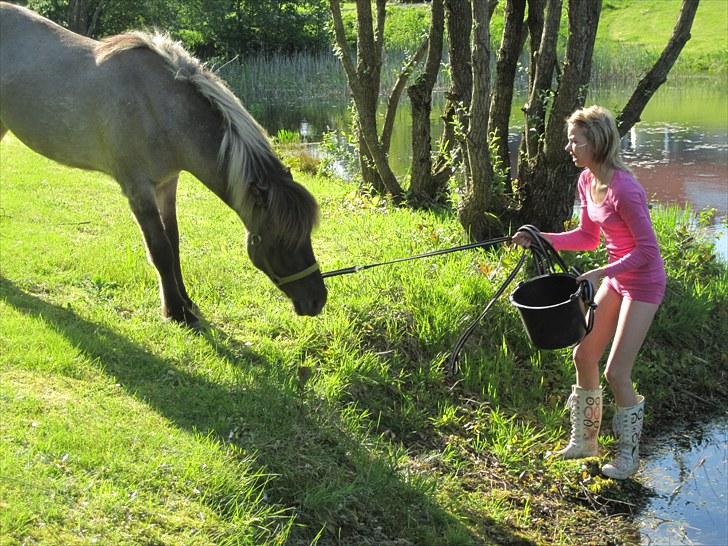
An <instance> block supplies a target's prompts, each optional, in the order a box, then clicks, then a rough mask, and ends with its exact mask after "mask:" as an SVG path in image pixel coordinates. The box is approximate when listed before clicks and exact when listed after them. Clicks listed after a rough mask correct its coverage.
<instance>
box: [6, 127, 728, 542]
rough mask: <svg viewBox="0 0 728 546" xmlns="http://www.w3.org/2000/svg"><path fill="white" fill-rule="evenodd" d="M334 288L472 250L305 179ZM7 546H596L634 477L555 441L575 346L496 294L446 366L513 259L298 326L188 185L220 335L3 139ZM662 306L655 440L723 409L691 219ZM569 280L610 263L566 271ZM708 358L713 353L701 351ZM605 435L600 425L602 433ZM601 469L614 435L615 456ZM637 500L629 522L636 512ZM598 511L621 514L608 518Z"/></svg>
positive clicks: (647, 366)
mask: <svg viewBox="0 0 728 546" xmlns="http://www.w3.org/2000/svg"><path fill="white" fill-rule="evenodd" d="M300 179H301V180H302V181H303V182H304V183H305V184H306V185H307V186H308V187H309V188H310V189H311V190H312V191H313V193H314V194H315V195H316V196H317V198H318V199H319V202H320V203H321V206H322V224H321V227H320V229H319V230H318V231H317V232H316V233H315V240H314V245H315V248H316V251H317V255H318V258H319V261H320V263H321V264H322V267H323V268H324V269H325V270H330V269H335V268H338V267H343V266H347V265H351V264H364V263H370V262H374V261H379V260H385V259H389V258H394V257H400V256H405V255H410V254H413V253H418V252H424V251H428V250H432V249H434V248H443V247H447V246H450V245H454V244H458V243H461V242H462V241H463V239H462V234H461V230H460V227H459V225H458V223H457V221H456V220H455V219H454V218H452V217H450V216H448V215H437V214H432V213H422V212H413V211H409V210H397V209H393V208H390V207H387V206H385V205H383V204H382V203H379V202H377V201H373V200H369V199H365V198H362V197H357V196H355V194H354V193H353V192H352V190H353V188H352V187H349V186H347V185H344V184H342V183H339V182H335V181H331V180H325V179H317V178H313V177H303V176H302V177H300ZM0 192H1V193H0V209H1V212H2V214H1V215H0V264H1V266H0V354H2V359H1V361H0V374H1V376H2V377H1V378H0V411H2V415H3V419H2V420H0V435H1V436H2V442H0V465H1V466H0V503H1V507H2V509H1V510H0V529H2V533H0V544H24V543H25V544H33V543H41V544H58V545H60V544H63V545H68V544H91V543H100V544H175V545H176V544H250V545H274V544H293V545H298V544H301V545H303V544H306V545H307V544H320V545H329V544H346V545H366V544H371V545H392V546H393V545H395V544H396V545H403V544H413V545H418V546H419V545H433V546H434V545H438V546H439V545H448V544H450V545H465V544H579V545H582V544H589V543H593V544H606V543H610V542H611V543H621V542H622V541H623V540H625V538H624V537H630V536H632V537H633V536H634V533H635V532H636V531H635V529H634V527H633V526H632V525H631V523H630V520H629V518H628V517H626V516H623V515H619V512H621V511H625V510H627V511H628V510H630V509H632V508H633V507H634V506H635V505H637V506H638V505H639V503H640V502H641V499H642V496H643V494H644V493H645V491H644V490H643V489H642V488H641V486H640V485H639V482H636V481H628V482H626V483H622V484H618V483H614V482H611V481H609V480H603V479H601V478H600V477H598V476H596V475H595V476H592V473H593V469H595V468H596V463H597V460H596V459H594V460H590V461H587V465H586V466H585V467H584V468H583V469H582V461H579V462H567V463H563V462H562V463H559V462H550V461H545V460H544V459H543V457H542V454H543V453H544V452H545V451H546V450H548V449H551V448H553V447H554V445H555V444H556V443H558V442H559V441H560V440H562V439H563V438H564V435H565V433H564V427H565V426H566V418H565V412H564V410H563V405H564V402H565V398H566V395H567V394H568V389H569V385H570V383H571V379H572V370H571V365H570V363H569V355H568V350H564V351H556V352H548V351H542V352H539V351H535V350H533V349H532V348H531V347H530V346H529V344H528V341H527V339H526V336H525V333H524V332H523V330H522V328H521V325H520V322H519V319H518V317H517V315H516V314H515V312H514V310H513V309H512V308H511V307H510V306H509V305H508V303H507V302H506V300H505V298H504V299H503V300H501V301H499V303H498V304H497V305H496V310H495V312H494V313H493V314H492V315H490V316H489V318H488V320H487V321H486V323H485V324H483V325H482V326H481V327H480V328H478V329H477V330H476V333H475V335H474V336H473V337H472V338H471V341H470V343H469V344H468V346H467V347H466V351H465V353H464V357H463V360H462V371H461V374H460V376H459V377H458V381H457V382H453V381H451V380H448V379H447V378H446V377H445V374H444V372H443V360H444V359H445V357H446V355H447V354H448V352H449V350H450V348H451V346H452V344H453V342H454V341H455V339H456V338H457V336H458V334H459V333H460V331H461V330H462V328H463V326H464V324H466V322H467V321H468V320H469V318H472V317H473V316H475V315H476V314H477V313H478V312H479V310H480V309H481V308H482V306H483V305H484V304H485V302H486V301H487V300H488V299H489V297H490V295H491V294H492V293H493V292H494V290H495V289H496V288H497V287H498V286H499V285H500V283H501V282H502V281H503V280H504V278H505V277H506V275H507V274H508V272H509V271H510V269H511V268H512V267H513V266H514V265H515V263H516V261H517V259H518V257H519V256H520V254H519V252H520V251H518V250H515V249H501V250H498V251H488V252H481V251H471V252H465V253H459V254H454V255H450V256H448V257H443V258H435V259H430V260H420V261H417V262H413V263H411V264H409V265H400V266H392V267H387V268H379V269H373V270H370V271H367V272H363V273H360V274H358V275H354V276H349V277H343V278H335V279H331V280H330V281H329V282H328V286H329V289H330V295H329V303H328V304H327V307H326V309H325V311H324V313H323V314H322V315H321V316H320V317H317V318H300V317H297V316H296V315H295V314H294V313H293V310H292V308H291V305H290V304H289V303H288V302H287V301H285V299H284V298H283V296H282V295H280V293H279V292H278V291H277V289H276V288H275V287H274V286H272V285H271V283H270V282H269V281H268V280H267V279H266V278H264V276H263V275H262V274H261V273H259V272H258V271H257V270H255V269H254V268H253V267H252V265H251V264H250V263H249V261H248V260H247V258H246V257H245V249H244V240H243V237H244V233H243V230H242V226H241V224H240V222H239V220H238V219H237V218H236V217H235V215H234V214H233V213H232V212H231V211H230V210H228V209H227V208H226V207H225V206H224V205H223V204H222V203H221V202H220V201H218V200H217V199H216V198H215V197H214V196H213V195H212V194H211V193H210V192H208V191H207V190H206V189H204V188H203V187H202V186H201V185H200V184H199V183H198V182H197V181H195V180H194V179H192V178H191V177H189V176H184V177H183V179H182V181H181V183H180V196H179V209H180V224H181V233H182V243H181V246H182V253H183V269H184V270H185V272H186V277H187V280H188V287H189V288H190V291H191V294H192V296H193V297H194V298H195V300H196V301H197V303H198V304H199V306H200V308H201V309H202V311H203V313H204V316H205V318H206V319H207V321H209V327H208V328H207V329H206V330H205V331H204V332H203V333H202V334H195V333H193V332H190V331H187V330H185V329H183V328H180V327H178V326H177V325H174V324H170V323H164V322H162V320H161V319H160V317H159V301H158V294H157V281H156V275H155V273H154V272H153V270H152V268H151V266H149V265H148V264H147V263H146V259H145V256H144V250H143V247H142V242H141V238H140V235H139V233H138V229H137V227H136V226H135V224H134V222H133V220H132V218H131V214H130V212H129V210H128V207H127V205H126V203H125V201H124V198H123V197H122V196H121V194H120V192H119V190H118V188H117V186H116V184H115V183H114V182H113V181H111V180H109V179H108V178H106V177H103V176H100V175H97V174H93V173H83V172H81V171H76V170H69V169H66V168H63V167H60V166H58V165H56V164H54V163H52V162H50V161H48V160H46V159H44V158H41V157H39V156H37V155H35V154H33V153H32V152H30V151H28V150H27V149H26V148H25V147H23V146H22V145H21V144H20V143H19V142H18V141H17V140H16V139H15V138H13V137H12V135H8V136H7V137H6V139H5V140H4V141H3V142H2V144H1V145H0ZM655 224H656V227H657V229H658V231H659V237H660V242H661V245H662V248H663V251H664V254H665V257H666V259H667V263H668V267H669V275H670V284H669V290H668V297H667V300H666V302H665V305H664V307H663V309H662V311H661V312H660V313H659V315H658V318H657V321H656V323H655V326H654V327H653V331H652V333H651V335H650V338H649V341H648V343H647V344H646V346H645V349H644V351H643V355H642V357H641V359H640V362H639V364H638V368H637V371H636V381H637V383H638V387H639V389H640V391H641V392H642V393H643V394H644V395H645V397H646V398H647V400H648V404H649V408H650V409H649V411H648V414H647V419H648V421H647V425H646V432H645V434H646V435H647V436H650V435H655V434H657V433H659V432H660V431H662V430H663V429H664V427H665V425H666V423H667V422H669V421H670V419H671V418H672V417H674V416H678V417H691V416H694V415H696V414H704V413H709V412H710V411H712V410H715V409H719V408H724V407H725V403H726V401H728V392H727V390H726V387H725V385H727V384H728V381H726V379H728V378H726V370H727V369H728V367H727V366H726V364H727V362H726V354H728V351H726V350H725V349H726V348H725V340H726V339H728V335H727V334H728V332H727V331H726V330H727V329H728V320H727V319H728V317H726V298H727V294H728V290H727V282H728V278H727V275H726V267H725V265H721V264H719V263H717V262H716V261H715V259H714V258H713V257H712V255H711V253H710V246H709V245H708V244H706V243H705V242H704V241H702V240H701V238H700V237H699V236H698V235H697V234H696V233H695V232H694V231H692V230H691V229H690V228H689V226H690V224H691V220H690V217H689V215H687V214H685V213H683V212H680V211H678V210H675V209H670V210H667V211H656V212H655ZM570 258H571V259H575V260H576V261H577V262H578V263H579V264H580V265H582V266H584V265H586V264H587V260H599V259H602V258H603V257H601V256H594V255H590V256H571V257H570ZM698 347H699V348H700V350H699V351H698V350H697V348H698ZM607 417H609V415H607ZM602 442H603V448H604V449H603V451H604V452H605V455H604V456H606V450H608V449H609V447H610V446H611V445H612V439H611V438H609V437H608V436H605V437H604V438H603V439H602ZM625 503H628V504H625ZM605 514H616V515H614V517H611V518H609V519H605V518H604V515H605Z"/></svg>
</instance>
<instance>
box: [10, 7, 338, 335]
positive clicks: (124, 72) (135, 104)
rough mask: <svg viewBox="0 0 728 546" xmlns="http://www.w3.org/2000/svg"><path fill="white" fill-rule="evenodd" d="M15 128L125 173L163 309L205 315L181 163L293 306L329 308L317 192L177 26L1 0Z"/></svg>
mask: <svg viewBox="0 0 728 546" xmlns="http://www.w3.org/2000/svg"><path fill="white" fill-rule="evenodd" d="M8 130H10V131H12V132H13V134H14V135H15V136H16V137H17V138H18V139H20V140H21V141H22V142H23V143H24V144H25V145H27V146H28V147H29V148H31V149H32V150H34V151H36V152H38V153H40V154H41V155H44V156H46V157H48V158H50V159H52V160H55V161H57V162H59V163H62V164H65V165H68V166H71V167H77V168H81V169H88V170H94V171H99V172H103V173H106V174H108V175H110V176H112V177H113V178H114V179H115V180H116V181H117V182H118V183H119V185H120V186H121V190H122V192H123V194H124V195H125V196H126V198H127V200H128V202H129V206H130V208H131V211H132V213H133V215H134V217H135V219H136V221H137V223H138V224H139V227H140V229H141V232H142V235H143V239H144V242H145V246H146V250H147V256H148V259H149V261H150V262H151V263H152V264H153V265H154V267H155V268H156V270H157V272H158V275H159V288H160V297H161V302H162V314H163V316H164V317H165V318H167V319H170V320H173V321H175V322H178V323H181V324H184V325H187V326H190V327H193V328H198V327H199V324H200V322H199V318H198V316H197V314H198V313H199V312H200V311H199V308H198V307H197V306H196V305H195V303H194V302H193V301H192V299H191V298H190V296H189V293H188V292H187V289H186V287H185V284H184V281H183V277H182V270H181V267H180V258H179V230H178V226H177V213H176V192H177V181H178V176H179V173H180V172H181V171H187V172H189V173H191V174H192V175H194V176H195V177H196V178H197V179H198V180H200V181H201V182H202V183H203V184H204V185H205V186H207V188H209V189H210V190H211V191H212V192H213V193H215V194H216V195H217V196H218V197H219V198H220V199H221V200H222V201H223V202H224V203H226V204H227V205H228V206H229V207H231V208H232V209H233V210H234V211H235V212H236V213H237V214H238V216H239V217H240V219H241V220H242V223H243V224H244V226H245V228H246V229H247V251H248V256H249V258H250V260H251V262H252V263H253V265H254V266H255V267H256V268H258V269H259V270H261V271H262V272H263V273H265V274H266V275H267V276H268V277H269V278H270V280H271V281H272V282H273V283H274V284H275V285H276V286H277V287H278V288H279V289H280V290H281V291H282V292H283V293H284V294H286V296H288V298H290V299H291V300H292V302H293V306H294V309H295V311H296V313H297V314H299V315H309V316H314V315H317V314H318V313H320V312H321V310H322V308H323V306H324V304H325V302H326V296H327V291H326V287H325V285H324V282H323V278H322V276H321V272H320V270H319V266H318V264H317V262H316V258H315V256H314V252H313V248H312V244H311V232H312V230H313V228H314V227H315V226H316V224H317V222H318V216H319V208H318V205H317V203H316V200H315V199H314V197H313V196H312V195H311V194H310V193H309V192H308V190H306V189H305V188H304V187H303V186H301V185H300V184H299V183H297V182H295V181H294V180H293V177H292V176H291V173H290V170H289V169H287V168H286V167H285V166H284V165H283V164H282V163H281V161H280V160H279V158H278V157H277V156H276V154H275V152H274V150H273V148H272V145H271V143H270V140H269V138H268V136H267V134H266V133H265V130H264V129H263V128H262V127H261V126H260V125H259V124H258V123H257V122H256V121H255V120H254V119H253V117H252V116H251V115H250V114H249V113H248V111H247V110H246V109H245V107H244V106H243V105H242V103H241V102H240V100H239V99H238V98H237V97H236V96H235V94H234V93H233V92H232V91H231V90H230V89H229V87H228V86H227V85H226V84H225V83H224V82H223V81H222V80H221V79H220V78H219V77H218V76H217V75H216V74H214V73H213V72H212V71H211V70H209V69H208V68H206V67H205V65H204V64H203V63H201V62H200V61H199V60H198V59H196V58H195V57H193V56H192V55H191V54H190V53H189V52H188V51H186V50H185V49H184V47H183V46H182V45H181V44H179V43H178V42H175V41H174V40H172V39H171V38H170V37H169V36H167V35H165V34H162V33H148V32H141V31H134V32H130V33H125V34H120V35H116V36H112V37H109V38H107V39H104V40H101V41H96V40H93V39H90V38H87V37H85V36H81V35H78V34H75V33H73V32H71V31H69V30H67V29H64V28H63V27H61V26H59V25H57V24H55V23H54V22H52V21H50V20H48V19H46V18H44V17H42V16H40V15H38V14H36V13H35V12H33V11H31V10H29V9H26V8H23V7H20V6H17V5H14V4H9V3H6V2H0V139H2V137H3V135H4V134H5V133H6V132H7V131H8Z"/></svg>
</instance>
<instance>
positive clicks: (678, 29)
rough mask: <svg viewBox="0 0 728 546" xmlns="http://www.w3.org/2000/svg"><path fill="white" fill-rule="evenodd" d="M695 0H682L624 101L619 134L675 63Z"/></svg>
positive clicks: (687, 34)
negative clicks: (661, 44) (655, 55)
mask: <svg viewBox="0 0 728 546" xmlns="http://www.w3.org/2000/svg"><path fill="white" fill-rule="evenodd" d="M698 3H699V0H683V2H682V7H681V8H680V15H679V17H678V20H677V23H676V25H675V28H674V29H673V31H672V36H671V37H670V41H669V42H668V43H667V46H666V47H665V50H664V51H663V52H662V55H660V58H659V59H658V60H657V62H656V63H655V65H654V66H653V67H652V69H651V70H650V71H649V72H648V73H647V74H646V75H645V77H644V78H642V80H641V81H640V83H639V84H638V85H637V88H636V89H635V90H634V93H632V96H631V97H630V99H629V101H628V102H627V105H626V106H625V107H624V109H623V110H622V113H621V114H619V117H618V118H617V128H618V129H619V134H620V135H621V136H624V135H625V134H627V132H628V131H629V130H630V129H631V128H632V126H633V125H634V124H635V123H637V122H638V121H639V120H640V116H641V115H642V111H643V110H644V109H645V106H647V103H648V102H649V101H650V99H651V98H652V95H654V94H655V91H657V90H658V89H659V88H660V86H661V85H662V84H663V83H665V82H666V81H667V74H668V72H670V69H671V68H672V66H673V65H674V64H675V61H676V60H677V58H678V56H679V55H680V52H681V51H682V49H683V47H685V44H686V43H687V41H688V40H689V39H690V29H691V28H692V26H693V20H694V19H695V12H696V11H697V10H698Z"/></svg>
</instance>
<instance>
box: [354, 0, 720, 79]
mask: <svg viewBox="0 0 728 546" xmlns="http://www.w3.org/2000/svg"><path fill="white" fill-rule="evenodd" d="M680 5H681V0H639V1H638V2H635V1H634V0H605V1H604V2H603V5H602V15H601V18H600V21H599V29H598V32H597V42H596V47H595V53H594V55H595V60H596V65H595V69H597V70H600V69H601V70H602V71H604V72H607V73H609V72H610V71H611V73H612V75H613V74H614V70H616V71H617V73H621V72H623V71H625V70H626V71H628V72H630V71H635V72H637V75H639V73H640V71H644V70H645V68H646V67H649V66H651V64H652V63H653V62H654V61H655V60H656V59H657V58H658V56H659V55H660V53H661V52H662V50H663V49H664V48H665V45H667V41H668V40H669V38H670V36H671V34H672V30H673V28H674V26H675V23H676V21H677V17H678V14H679V12H680ZM504 6H505V2H499V5H498V7H497V8H496V12H495V14H494V16H493V21H492V23H491V35H492V38H493V44H494V45H493V51H497V47H498V44H499V43H500V39H501V35H502V33H503V10H504ZM429 9H430V7H429V4H415V5H411V4H392V3H390V5H389V7H388V11H387V15H388V23H387V25H388V27H387V33H386V39H387V43H388V46H389V47H390V48H392V49H394V50H407V51H409V50H412V48H414V47H416V46H417V44H418V43H419V41H420V40H421V37H422V36H423V35H424V34H425V33H426V31H427V25H428V24H429ZM344 15H345V19H346V22H347V26H348V28H349V34H350V36H351V39H352V41H353V40H354V35H355V30H354V29H355V20H356V8H355V6H354V5H353V3H348V4H345V7H344ZM567 17H568V12H567V3H566V2H564V12H563V17H562V28H561V34H562V43H565V38H566V29H567V25H568V20H567ZM727 27H728V5H727V4H726V3H725V2H724V0H702V1H701V2H700V6H699V7H698V11H697V14H696V16H695V21H694V23H693V27H692V32H691V38H690V40H689V41H688V43H687V45H686V46H685V48H684V49H683V51H682V53H681V55H680V58H679V59H678V61H677V63H676V65H675V67H674V71H675V72H673V74H675V73H680V74H684V73H696V72H703V73H708V74H725V73H726V71H727V70H728V49H727V48H726V38H725V32H726V28H727Z"/></svg>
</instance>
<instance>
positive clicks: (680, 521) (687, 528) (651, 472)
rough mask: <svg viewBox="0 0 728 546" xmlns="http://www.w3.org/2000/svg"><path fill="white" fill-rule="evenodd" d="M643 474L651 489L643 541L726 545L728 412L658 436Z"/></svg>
mask: <svg viewBox="0 0 728 546" xmlns="http://www.w3.org/2000/svg"><path fill="white" fill-rule="evenodd" d="M644 451H645V453H646V454H647V455H648V457H647V458H646V460H645V462H644V464H643V467H642V470H641V472H640V475H639V480H640V482H641V483H642V484H643V485H644V486H645V487H647V488H648V489H651V490H652V491H653V495H652V496H651V498H650V500H649V502H648V505H647V507H646V508H645V509H644V510H642V512H641V513H640V514H639V516H638V518H637V521H638V524H639V527H640V533H641V536H642V540H641V542H642V545H643V546H647V545H649V546H651V545H658V544H659V545H670V546H672V545H693V544H696V545H697V544H702V545H705V546H726V545H728V416H724V417H722V418H719V419H716V420H715V421H713V422H711V423H709V424H707V425H703V426H698V427H690V428H686V429H684V430H681V431H679V432H673V433H670V434H668V435H666V436H664V437H662V438H659V439H657V440H656V441H655V442H654V443H653V445H647V446H645V449H644Z"/></svg>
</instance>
